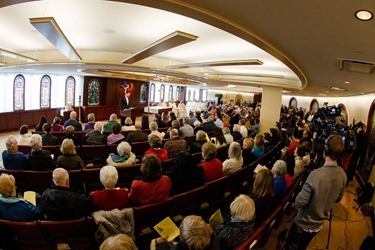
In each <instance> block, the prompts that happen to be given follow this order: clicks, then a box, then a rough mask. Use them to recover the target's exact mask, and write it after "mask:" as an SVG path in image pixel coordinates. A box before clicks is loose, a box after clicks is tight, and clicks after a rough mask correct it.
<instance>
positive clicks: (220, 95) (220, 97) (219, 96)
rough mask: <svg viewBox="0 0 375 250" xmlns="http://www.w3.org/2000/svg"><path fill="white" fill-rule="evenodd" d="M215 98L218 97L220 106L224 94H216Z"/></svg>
mask: <svg viewBox="0 0 375 250" xmlns="http://www.w3.org/2000/svg"><path fill="white" fill-rule="evenodd" d="M215 97H217V104H218V105H219V104H220V101H221V99H222V98H223V94H221V93H217V94H215Z"/></svg>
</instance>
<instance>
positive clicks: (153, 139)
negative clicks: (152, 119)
mask: <svg viewBox="0 0 375 250" xmlns="http://www.w3.org/2000/svg"><path fill="white" fill-rule="evenodd" d="M150 135H151V136H149V138H148V144H149V145H150V149H149V150H147V151H146V152H145V154H144V155H145V156H146V155H148V154H154V155H156V156H157V157H158V158H159V160H160V161H166V160H168V151H167V150H166V149H164V148H162V146H163V143H162V140H161V139H160V137H159V136H157V135H154V134H150Z"/></svg>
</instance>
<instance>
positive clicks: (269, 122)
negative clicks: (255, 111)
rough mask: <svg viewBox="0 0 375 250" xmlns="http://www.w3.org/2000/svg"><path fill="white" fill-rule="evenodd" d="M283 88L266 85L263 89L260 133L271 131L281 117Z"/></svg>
mask: <svg viewBox="0 0 375 250" xmlns="http://www.w3.org/2000/svg"><path fill="white" fill-rule="evenodd" d="M282 93H283V92H282V88H279V87H269V86H264V87H263V91H262V108H261V110H260V124H259V128H260V133H264V132H270V128H272V127H273V126H274V125H275V122H276V121H279V118H280V108H281V103H282V99H281V98H282Z"/></svg>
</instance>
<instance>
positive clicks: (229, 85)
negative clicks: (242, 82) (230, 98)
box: [228, 84, 236, 88]
mask: <svg viewBox="0 0 375 250" xmlns="http://www.w3.org/2000/svg"><path fill="white" fill-rule="evenodd" d="M235 87H236V85H232V84H228V88H235Z"/></svg>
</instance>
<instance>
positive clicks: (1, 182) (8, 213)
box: [0, 173, 40, 221]
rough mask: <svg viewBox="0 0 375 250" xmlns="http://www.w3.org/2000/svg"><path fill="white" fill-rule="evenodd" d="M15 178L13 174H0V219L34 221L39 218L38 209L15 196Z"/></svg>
mask: <svg viewBox="0 0 375 250" xmlns="http://www.w3.org/2000/svg"><path fill="white" fill-rule="evenodd" d="M16 188H17V187H16V180H15V179H14V177H13V175H8V174H4V173H3V174H1V175H0V219H2V220H11V221H34V220H37V219H39V217H40V211H39V209H38V208H37V207H36V206H34V205H33V204H31V203H30V202H28V201H26V200H24V199H20V198H18V197H17V191H16Z"/></svg>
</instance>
